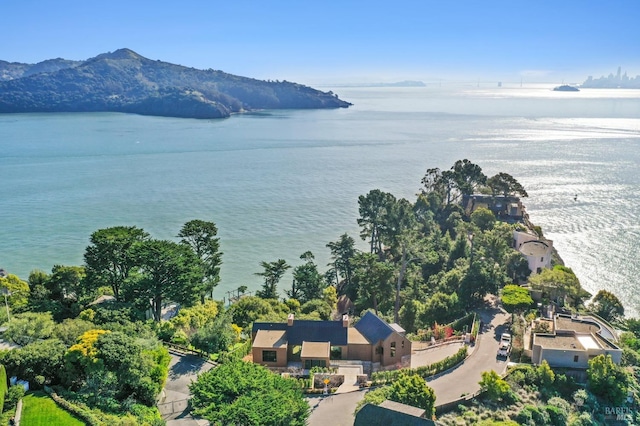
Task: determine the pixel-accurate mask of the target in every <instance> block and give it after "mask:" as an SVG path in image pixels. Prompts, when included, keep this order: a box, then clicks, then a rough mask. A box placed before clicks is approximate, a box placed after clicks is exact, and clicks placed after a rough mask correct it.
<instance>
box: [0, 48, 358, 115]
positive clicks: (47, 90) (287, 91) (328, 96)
mask: <svg viewBox="0 0 640 426" xmlns="http://www.w3.org/2000/svg"><path fill="white" fill-rule="evenodd" d="M350 105H351V104H350V103H348V102H345V101H343V100H341V99H339V98H338V97H337V96H336V95H334V94H333V93H332V92H321V91H319V90H315V89H313V88H311V87H308V86H304V85H301V84H296V83H291V82H287V81H281V82H279V81H275V82H274V81H262V80H256V79H252V78H247V77H239V76H236V75H232V74H227V73H225V72H222V71H218V70H211V69H210V70H198V69H195V68H188V67H184V66H181V65H175V64H170V63H168V62H162V61H160V60H157V61H154V60H151V59H147V58H145V57H143V56H140V55H138V54H137V53H136V52H133V51H132V50H129V49H120V50H116V51H115V52H112V53H104V54H101V55H98V56H96V57H95V58H91V59H88V60H86V61H83V62H75V61H67V60H64V59H54V60H48V61H44V62H41V63H39V64H35V65H28V64H20V63H10V62H5V61H0V113H15V112H87V111H110V112H129V113H136V114H144V115H158V116H168V117H190V118H222V117H228V116H229V115H230V114H231V113H235V112H242V111H251V110H258V109H298V108H300V109H302V108H347V107H349V106H350Z"/></svg>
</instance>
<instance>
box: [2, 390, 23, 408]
mask: <svg viewBox="0 0 640 426" xmlns="http://www.w3.org/2000/svg"><path fill="white" fill-rule="evenodd" d="M24 393H25V390H24V387H23V386H22V385H13V386H11V387H10V388H9V391H8V392H7V398H6V399H5V401H4V403H5V407H4V408H5V411H9V410H13V409H14V408H16V405H18V401H20V399H22V397H23V396H24Z"/></svg>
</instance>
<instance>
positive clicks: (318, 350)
mask: <svg viewBox="0 0 640 426" xmlns="http://www.w3.org/2000/svg"><path fill="white" fill-rule="evenodd" d="M251 335H252V341H253V348H252V355H253V362H255V363H257V364H262V365H266V366H267V367H286V366H287V364H288V363H289V362H300V363H302V366H303V367H304V368H306V369H309V368H312V367H315V366H319V367H328V366H329V365H331V364H332V363H334V364H337V363H339V361H340V360H350V361H367V362H371V363H379V365H380V366H382V367H385V366H389V365H394V364H400V363H401V361H402V357H404V356H407V355H411V341H410V340H409V339H407V338H406V337H405V335H404V330H403V329H402V327H400V326H399V325H397V324H388V323H387V322H385V321H384V320H382V319H381V318H380V317H378V316H377V315H375V314H374V313H372V312H367V313H365V314H364V316H363V317H362V318H361V319H360V321H358V322H357V323H356V324H355V326H353V327H350V324H349V317H348V316H347V315H344V316H343V317H342V320H341V321H314V320H296V319H295V317H294V315H293V314H290V315H289V318H288V319H287V322H286V323H275V322H255V323H254V324H253V329H252V330H251Z"/></svg>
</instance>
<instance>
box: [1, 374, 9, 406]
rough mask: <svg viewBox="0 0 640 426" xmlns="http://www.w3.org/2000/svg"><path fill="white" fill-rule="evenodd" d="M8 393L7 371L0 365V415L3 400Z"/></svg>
mask: <svg viewBox="0 0 640 426" xmlns="http://www.w3.org/2000/svg"><path fill="white" fill-rule="evenodd" d="M8 391H9V387H8V383H7V370H6V369H5V368H4V365H2V364H0V413H2V409H3V407H4V398H5V397H6V396H7V392H8Z"/></svg>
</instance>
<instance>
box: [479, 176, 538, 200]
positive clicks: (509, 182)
mask: <svg viewBox="0 0 640 426" xmlns="http://www.w3.org/2000/svg"><path fill="white" fill-rule="evenodd" d="M487 186H488V187H489V188H490V189H491V193H492V194H493V195H494V196H496V195H502V196H504V197H508V196H509V195H520V196H521V197H528V196H529V194H527V191H525V190H524V187H523V186H522V185H521V184H520V182H518V181H517V180H516V179H515V178H514V177H513V176H511V175H510V174H508V173H498V174H497V175H495V176H491V177H490V178H489V179H487Z"/></svg>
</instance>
